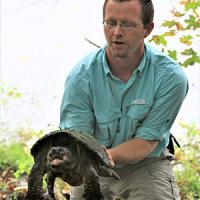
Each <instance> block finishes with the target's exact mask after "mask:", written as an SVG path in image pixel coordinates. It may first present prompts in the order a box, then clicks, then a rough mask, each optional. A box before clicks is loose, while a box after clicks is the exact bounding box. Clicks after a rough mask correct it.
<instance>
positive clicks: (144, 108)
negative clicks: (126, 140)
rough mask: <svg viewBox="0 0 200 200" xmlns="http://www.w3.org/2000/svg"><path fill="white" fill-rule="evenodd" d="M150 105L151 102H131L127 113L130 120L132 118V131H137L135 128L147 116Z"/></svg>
mask: <svg viewBox="0 0 200 200" xmlns="http://www.w3.org/2000/svg"><path fill="white" fill-rule="evenodd" d="M150 107H151V105H150V104H130V105H129V106H128V112H127V115H128V117H129V120H131V122H130V123H131V129H132V131H135V129H136V128H137V127H138V126H139V125H140V124H141V123H142V121H143V120H144V118H145V116H146V115H147V114H148V111H149V110H150Z"/></svg>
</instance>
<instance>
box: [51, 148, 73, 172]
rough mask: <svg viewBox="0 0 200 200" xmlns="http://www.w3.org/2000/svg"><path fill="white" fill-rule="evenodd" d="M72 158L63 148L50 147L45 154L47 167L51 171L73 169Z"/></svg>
mask: <svg viewBox="0 0 200 200" xmlns="http://www.w3.org/2000/svg"><path fill="white" fill-rule="evenodd" d="M74 163H75V161H74V156H73V155H72V152H71V151H70V149H68V148H65V147H60V146H59V147H52V148H51V149H50V150H49V152H48V154H47V166H48V167H50V168H51V169H52V170H53V171H57V172H59V171H63V170H65V169H72V168H73V167H74Z"/></svg>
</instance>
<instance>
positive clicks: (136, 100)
mask: <svg viewBox="0 0 200 200" xmlns="http://www.w3.org/2000/svg"><path fill="white" fill-rule="evenodd" d="M133 103H134V104H145V100H144V99H135V100H133Z"/></svg>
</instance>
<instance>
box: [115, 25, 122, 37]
mask: <svg viewBox="0 0 200 200" xmlns="http://www.w3.org/2000/svg"><path fill="white" fill-rule="evenodd" d="M114 34H115V35H122V34H123V31H122V28H121V25H120V24H117V25H116V26H115V28H114Z"/></svg>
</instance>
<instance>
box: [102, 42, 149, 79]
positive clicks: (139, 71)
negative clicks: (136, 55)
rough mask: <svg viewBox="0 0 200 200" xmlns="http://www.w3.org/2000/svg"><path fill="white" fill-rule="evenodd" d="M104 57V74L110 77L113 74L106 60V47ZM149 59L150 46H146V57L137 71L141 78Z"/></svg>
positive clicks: (144, 56)
mask: <svg viewBox="0 0 200 200" xmlns="http://www.w3.org/2000/svg"><path fill="white" fill-rule="evenodd" d="M102 55H103V57H102V62H103V67H104V72H105V74H106V75H108V74H110V75H111V74H112V73H111V71H110V68H109V66H108V62H107V59H106V46H105V47H104V48H103V54H102ZM147 58H148V46H147V45H146V44H145V46H144V55H143V57H142V60H141V62H140V64H139V66H138V68H137V70H136V71H137V72H136V73H137V74H138V75H139V76H142V71H143V70H144V68H145V63H146V60H147Z"/></svg>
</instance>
